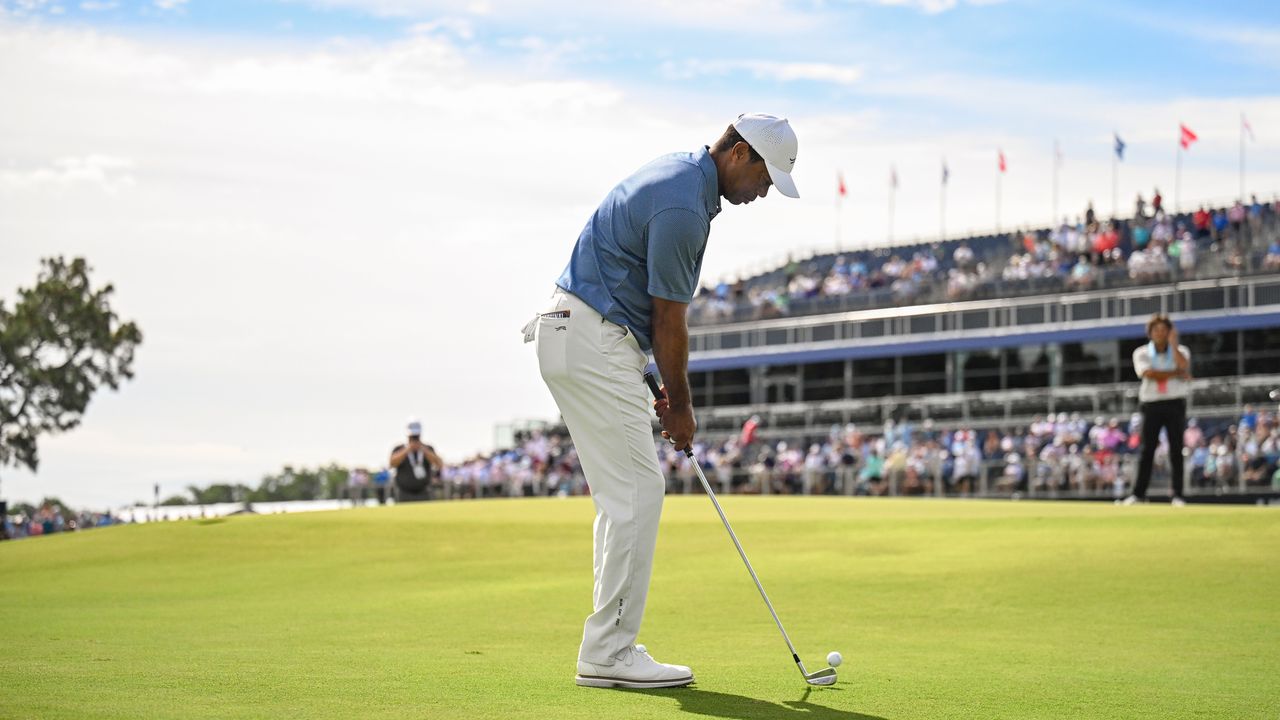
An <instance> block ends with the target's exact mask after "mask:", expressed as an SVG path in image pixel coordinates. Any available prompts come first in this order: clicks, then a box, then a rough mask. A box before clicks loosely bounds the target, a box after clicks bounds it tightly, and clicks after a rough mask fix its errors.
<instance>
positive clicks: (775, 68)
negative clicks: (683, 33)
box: [661, 60, 863, 85]
mask: <svg viewBox="0 0 1280 720" xmlns="http://www.w3.org/2000/svg"><path fill="white" fill-rule="evenodd" d="M661 71H662V73H663V75H665V76H666V77H668V78H671V79H674V80H690V79H694V78H698V77H702V76H718V75H719V76H723V75H731V74H734V73H739V72H745V73H748V74H750V75H751V76H752V77H754V78H756V79H757V80H772V81H775V82H783V83H788V82H797V81H806V82H819V83H831V84H835V85H853V84H855V83H857V82H859V81H861V80H862V77H863V70H862V68H861V67H857V66H849V65H834V64H830V63H818V62H772V61H767V60H684V61H679V62H675V61H668V62H666V63H663V65H662V67H661Z"/></svg>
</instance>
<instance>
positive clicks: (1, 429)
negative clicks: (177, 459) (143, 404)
mask: <svg viewBox="0 0 1280 720" xmlns="http://www.w3.org/2000/svg"><path fill="white" fill-rule="evenodd" d="M89 272H90V268H89V264H88V263H87V262H85V260H84V259H83V258H75V259H73V260H71V262H67V261H66V260H64V259H63V258H62V257H56V258H46V259H44V260H42V261H41V272H40V275H39V277H38V278H37V282H36V285H35V287H33V288H26V289H19V290H18V302H17V303H16V304H15V305H14V307H13V309H12V310H10V309H8V308H7V307H5V305H4V303H3V302H2V301H0V467H4V466H6V465H13V466H25V467H27V468H30V469H31V470H32V471H35V470H36V469H37V467H38V466H39V464H40V455H39V452H38V450H37V446H36V442H37V440H38V438H39V437H40V436H41V435H43V434H49V433H54V432H63V431H66V430H70V429H72V428H74V427H76V426H77V425H79V424H80V420H81V418H82V416H83V415H84V411H85V408H86V407H88V405H89V399H90V398H91V397H92V396H93V393H94V391H95V390H97V389H98V387H99V386H101V385H106V386H107V387H110V388H111V389H112V390H116V389H118V388H119V386H120V383H121V381H123V380H126V379H130V378H132V377H133V355H134V352H135V351H136V350H137V348H138V345H140V344H141V343H142V331H140V330H139V329H138V326H137V325H135V324H134V323H132V322H121V321H120V319H119V318H118V317H117V316H116V313H115V312H114V311H113V310H112V309H111V305H110V302H109V300H110V298H111V294H112V293H113V292H114V291H115V288H114V287H112V286H111V285H109V284H108V285H106V286H105V287H101V288H98V289H96V290H95V289H94V288H93V287H92V285H90V282H89Z"/></svg>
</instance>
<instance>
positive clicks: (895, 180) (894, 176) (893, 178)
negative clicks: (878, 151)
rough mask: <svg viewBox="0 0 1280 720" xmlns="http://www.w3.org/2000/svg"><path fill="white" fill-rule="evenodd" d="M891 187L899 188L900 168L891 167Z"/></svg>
mask: <svg viewBox="0 0 1280 720" xmlns="http://www.w3.org/2000/svg"><path fill="white" fill-rule="evenodd" d="M889 187H892V188H896V187H898V168H896V167H893V166H892V165H891V166H889Z"/></svg>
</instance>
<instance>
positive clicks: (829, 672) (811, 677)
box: [800, 667, 836, 685]
mask: <svg viewBox="0 0 1280 720" xmlns="http://www.w3.org/2000/svg"><path fill="white" fill-rule="evenodd" d="M800 671H801V672H804V668H801V669H800ZM804 681H805V682H807V683H809V684H810V685H835V684H836V669H835V668H833V667H828V668H823V669H821V670H818V671H817V672H811V673H804Z"/></svg>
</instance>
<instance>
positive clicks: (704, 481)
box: [685, 451, 805, 674]
mask: <svg viewBox="0 0 1280 720" xmlns="http://www.w3.org/2000/svg"><path fill="white" fill-rule="evenodd" d="M685 455H686V456H687V457H688V458H689V462H690V463H692V464H693V470H694V472H696V473H697V474H698V480H700V481H702V489H703V490H706V491H707V497H709V498H711V504H712V505H714V506H715V508H716V513H717V514H718V515H719V516H720V522H722V523H724V529H725V530H728V531H729V539H731V540H733V546H734V547H735V548H737V549H738V556H739V557H741V558H742V564H743V565H746V566H747V572H749V573H751V579H752V580H754V581H755V583H756V589H757V590H759V591H760V598H761V599H763V600H764V605H765V607H767V608H769V614H770V615H772V616H773V621H774V622H775V623H777V624H778V632H780V633H782V639H783V640H785V641H786V642H787V649H789V650H790V651H791V659H793V660H795V661H796V664H797V665H799V666H800V672H801V673H802V674H803V673H804V672H805V670H804V666H803V665H801V664H800V656H799V655H798V654H797V653H796V648H795V646H794V645H792V644H791V638H790V637H788V636H787V631H786V629H785V628H783V627H782V620H780V619H778V613H777V611H776V610H774V609H773V603H771V602H769V594H768V593H766V592H765V591H764V585H762V584H761V583H760V578H759V577H758V576H756V571H755V569H754V568H752V567H751V561H750V560H748V559H747V553H746V551H745V550H743V549H742V543H740V542H738V536H737V534H735V533H734V532H733V526H731V525H730V524H729V518H727V517H725V516H724V510H721V509H720V501H719V500H717V499H716V494H715V492H713V491H712V490H711V483H709V482H707V476H706V475H704V474H703V473H702V466H700V465H699V464H698V460H697V458H695V457H694V456H693V452H692V451H689V452H686V453H685Z"/></svg>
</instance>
